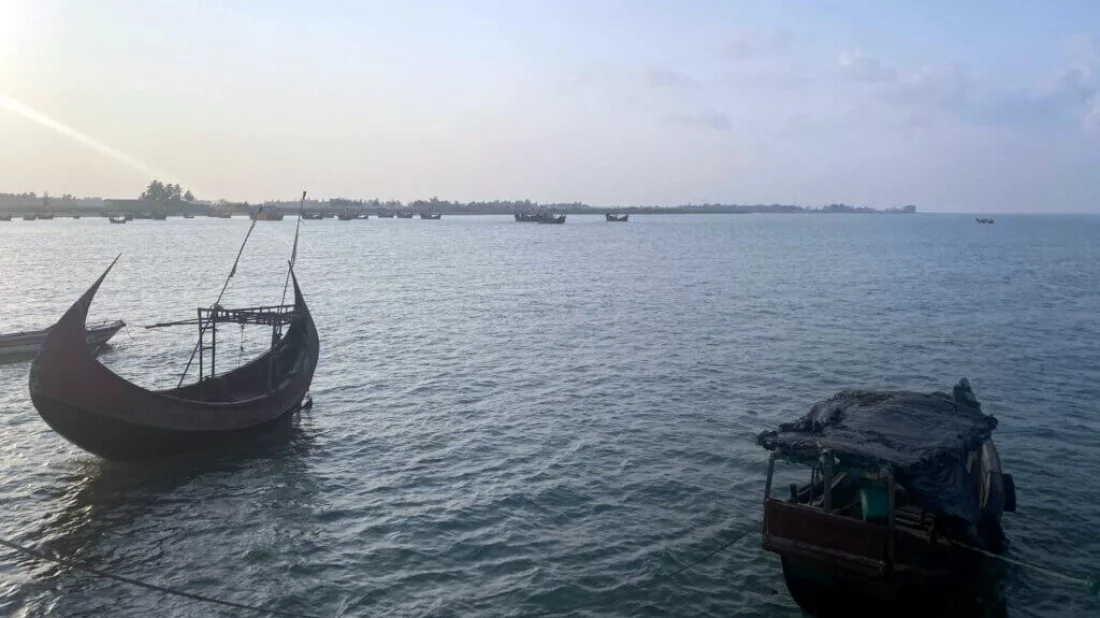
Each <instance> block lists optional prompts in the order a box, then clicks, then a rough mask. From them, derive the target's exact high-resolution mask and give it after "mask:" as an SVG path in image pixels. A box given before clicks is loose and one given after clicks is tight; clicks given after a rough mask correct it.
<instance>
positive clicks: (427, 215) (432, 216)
mask: <svg viewBox="0 0 1100 618" xmlns="http://www.w3.org/2000/svg"><path fill="white" fill-rule="evenodd" d="M420 218H421V219H428V220H429V221H437V220H439V219H442V218H443V213H441V212H422V213H420Z"/></svg>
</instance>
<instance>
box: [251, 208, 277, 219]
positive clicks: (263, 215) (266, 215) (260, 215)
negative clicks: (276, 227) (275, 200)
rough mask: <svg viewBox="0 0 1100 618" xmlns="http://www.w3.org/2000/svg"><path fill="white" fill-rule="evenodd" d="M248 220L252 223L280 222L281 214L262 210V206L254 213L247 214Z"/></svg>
mask: <svg viewBox="0 0 1100 618" xmlns="http://www.w3.org/2000/svg"><path fill="white" fill-rule="evenodd" d="M248 218H249V219H252V220H253V221H282V220H283V213H281V212H279V211H278V210H274V209H271V210H264V208H263V206H261V207H260V208H259V210H257V211H256V212H250V213H248Z"/></svg>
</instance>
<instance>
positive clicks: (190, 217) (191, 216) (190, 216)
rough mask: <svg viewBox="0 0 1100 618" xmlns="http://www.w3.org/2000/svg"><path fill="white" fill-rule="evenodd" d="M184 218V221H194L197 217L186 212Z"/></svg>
mask: <svg viewBox="0 0 1100 618" xmlns="http://www.w3.org/2000/svg"><path fill="white" fill-rule="evenodd" d="M183 218H184V219H194V218H195V215H193V214H191V213H189V212H185V213H183Z"/></svg>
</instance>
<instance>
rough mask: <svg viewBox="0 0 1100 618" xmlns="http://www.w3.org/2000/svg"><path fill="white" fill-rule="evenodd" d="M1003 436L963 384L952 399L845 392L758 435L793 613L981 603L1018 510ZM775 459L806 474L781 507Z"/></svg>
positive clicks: (932, 611)
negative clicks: (990, 558)
mask: <svg viewBox="0 0 1100 618" xmlns="http://www.w3.org/2000/svg"><path fill="white" fill-rule="evenodd" d="M996 425H997V420H996V419H995V418H993V417H992V416H988V415H985V414H983V413H982V411H981V404H980V403H978V400H977V399H976V398H975V396H974V393H973V391H972V390H971V388H970V384H969V382H967V381H966V379H965V378H964V379H963V380H960V381H959V383H958V384H957V385H956V386H955V387H954V389H953V392H952V393H931V394H923V393H913V392H908V391H842V392H841V393H838V394H837V395H836V396H834V397H832V398H830V399H827V400H825V401H822V402H819V403H817V404H815V405H814V406H813V408H812V409H811V410H810V413H809V414H807V415H806V416H804V417H803V418H801V419H799V420H798V421H796V422H794V423H788V424H784V425H781V426H780V428H779V430H778V431H770V432H765V433H763V434H761V435H760V437H759V439H758V442H759V443H760V445H761V446H763V447H764V448H765V449H768V450H770V451H771V453H772V455H771V458H770V459H769V463H768V473H767V481H766V484H765V495H764V530H763V533H764V534H763V546H764V549H766V550H768V551H771V552H774V553H776V554H778V555H779V556H780V557H781V560H782V565H783V576H784V578H785V580H786V583H787V589H788V590H789V591H790V593H791V597H793V598H794V600H795V602H797V603H798V605H799V606H800V607H802V609H803V610H805V611H807V612H809V613H810V614H813V615H817V616H832V615H843V616H852V615H860V616H862V615H867V614H868V612H871V613H874V614H876V615H912V613H913V612H916V613H918V614H922V615H945V614H951V611H952V608H953V607H958V604H959V603H964V604H966V603H969V602H970V601H972V600H973V599H975V598H979V597H980V596H981V594H980V593H981V590H980V587H979V586H980V584H981V583H982V579H983V571H984V570H985V569H983V567H984V566H987V565H983V560H984V556H986V555H995V554H997V553H1000V552H1001V551H1003V548H1004V545H1005V539H1004V533H1003V530H1002V528H1001V515H1002V514H1003V513H1004V512H1007V511H1014V510H1015V508H1016V490H1015V484H1014V483H1013V480H1012V476H1011V475H1008V474H1005V473H1004V471H1003V470H1002V468H1001V460H1000V457H999V456H998V453H997V448H996V446H995V445H994V443H993V438H992V432H993V430H994V429H995V428H996ZM777 462H785V463H793V464H795V465H796V466H802V467H809V468H810V469H811V472H810V481H809V483H804V484H799V483H791V484H790V486H789V495H788V496H786V497H773V496H772V487H773V484H774V482H773V479H774V476H775V473H776V463H777ZM784 472H785V471H784ZM983 552H988V554H985V553H983ZM968 611H969V610H968ZM951 615H953V614H951ZM968 615H974V614H968Z"/></svg>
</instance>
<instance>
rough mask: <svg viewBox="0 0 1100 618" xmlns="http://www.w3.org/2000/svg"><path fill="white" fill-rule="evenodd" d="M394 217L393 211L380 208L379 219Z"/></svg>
mask: <svg viewBox="0 0 1100 618" xmlns="http://www.w3.org/2000/svg"><path fill="white" fill-rule="evenodd" d="M393 217H394V214H393V213H392V212H390V211H388V210H379V211H378V218H379V219H392V218H393Z"/></svg>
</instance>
